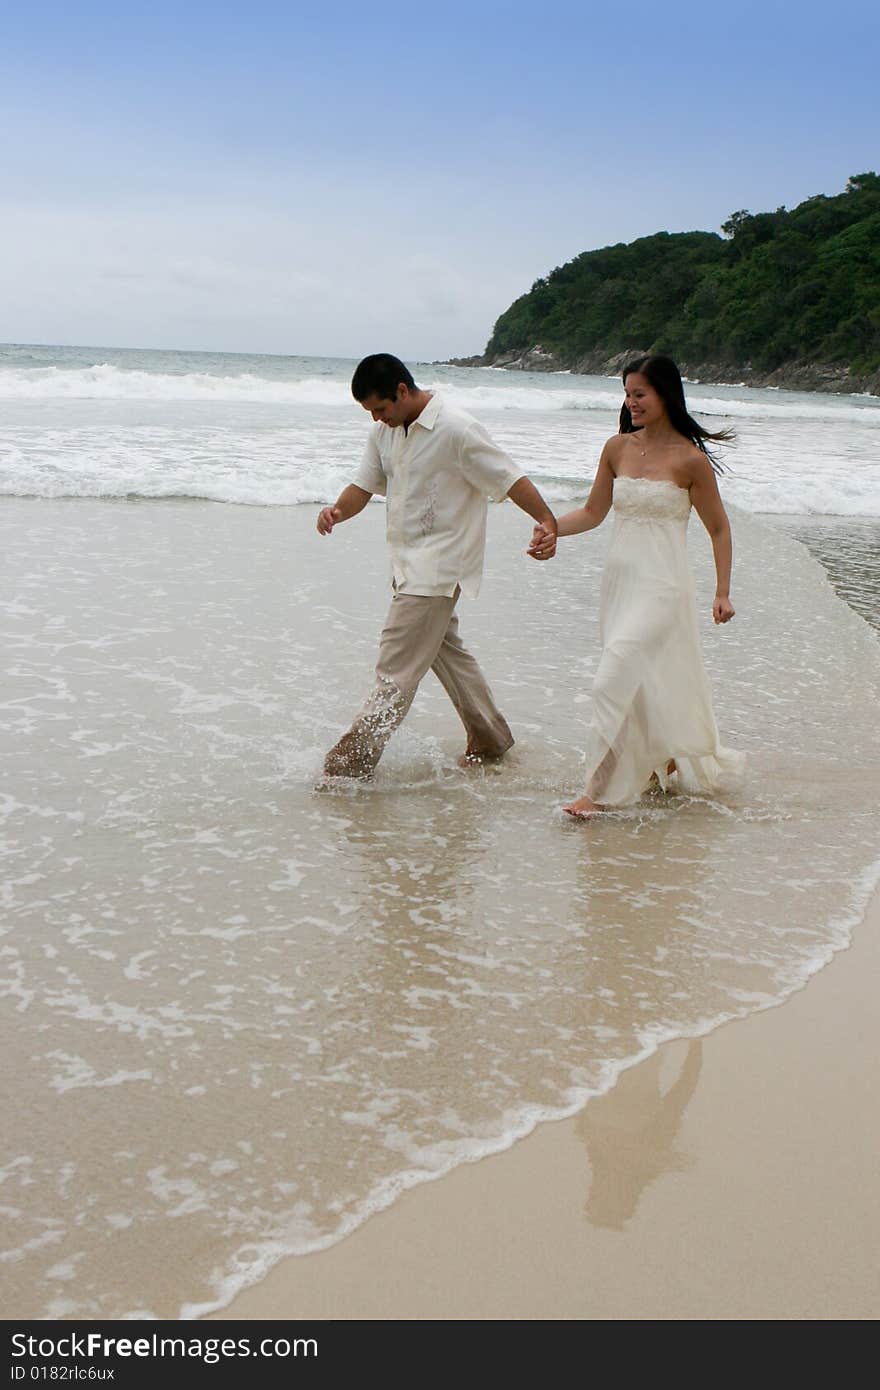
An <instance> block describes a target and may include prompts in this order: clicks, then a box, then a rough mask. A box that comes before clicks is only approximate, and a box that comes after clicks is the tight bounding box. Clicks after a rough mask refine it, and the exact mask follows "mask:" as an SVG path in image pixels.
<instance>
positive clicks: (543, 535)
mask: <svg viewBox="0 0 880 1390" xmlns="http://www.w3.org/2000/svg"><path fill="white" fill-rule="evenodd" d="M526 554H527V555H531V557H532V559H533V560H552V559H553V556H554V555H555V554H556V528H555V527H553V526H550V525H548V523H547V522H546V521H539V522H537V523H536V525H535V529H534V531H533V532H532V539H531V542H530V544H529V548H528V550H527V551H526Z"/></svg>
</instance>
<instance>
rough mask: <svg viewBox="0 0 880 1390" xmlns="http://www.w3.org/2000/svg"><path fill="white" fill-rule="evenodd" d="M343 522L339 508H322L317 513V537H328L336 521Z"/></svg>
mask: <svg viewBox="0 0 880 1390" xmlns="http://www.w3.org/2000/svg"><path fill="white" fill-rule="evenodd" d="M342 520H344V518H343V515H342V508H341V507H322V508H321V510H320V511H319V512H318V535H319V536H329V535H330V532H331V531H332V530H333V527H334V526H335V525H336V523H337V521H342Z"/></svg>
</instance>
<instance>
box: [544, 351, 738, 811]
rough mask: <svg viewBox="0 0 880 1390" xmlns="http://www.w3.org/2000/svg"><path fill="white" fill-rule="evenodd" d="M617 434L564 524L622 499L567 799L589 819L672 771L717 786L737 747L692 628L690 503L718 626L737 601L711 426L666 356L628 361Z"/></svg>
mask: <svg viewBox="0 0 880 1390" xmlns="http://www.w3.org/2000/svg"><path fill="white" fill-rule="evenodd" d="M623 384H624V390H625V392H626V399H625V402H624V405H623V407H622V409H621V412H620V433H619V434H617V435H615V436H614V438H612V439H609V440H608V442H607V444H606V445H605V447H604V449H603V450H602V455H601V458H600V459H599V470H598V472H597V474H596V480H595V482H594V484H593V487H592V490H591V492H590V495H589V497H588V499H587V501H586V503H585V505H584V506H583V507H579V508H578V509H577V511H574V512H569V513H568V514H567V515H566V516H563V517H562V518H561V519H560V522H559V535H560V536H573V535H577V534H578V533H579V532H580V531H591V530H592V529H593V528H594V527H595V526H599V525H600V524H601V523H602V522H603V521H604V520H605V517H606V516H607V515H608V512H609V510H610V509H611V508H612V507H613V508H614V520H615V525H614V534H613V536H612V539H611V545H610V548H609V552H608V558H607V560H606V563H605V570H604V574H603V576H602V587H601V595H600V607H599V631H600V636H601V640H602V655H601V658H600V661H599V669H598V671H597V674H596V683H595V689H594V708H593V719H592V723H591V726H590V732H589V737H588V741H587V774H588V777H587V791H586V795H585V796H581V797H578V798H577V800H576V801H572V802H571V803H570V804H569V805H568V806H565V807H564V808H563V809H564V810H566V811H567V812H568V813H569V815H572V816H576V817H581V818H589V817H590V816H592V815H595V814H596V813H597V812H599V811H603V810H606V809H608V808H611V807H617V806H625V805H628V804H630V803H632V802H633V801H635V800H637V798H638V797H639V796H640V795H641V793H642V792H643V791H644V790H645V789H646V787H647V786H648V785H649V784H650V783H658V784H659V785H660V787H662V788H663V789H664V790H665V788H666V787H667V785H668V779H669V778H670V777H672V776H673V775H676V774H677V781H678V785H679V787H680V788H681V789H683V790H686V791H703V792H714V791H717V790H719V789H720V788H721V787H722V786H723V785H724V784H725V783H726V782H727V781H728V780H729V779H731V778H732V777H733V776H735V775H736V774H737V773H738V772H739V771H740V769H741V766H742V761H743V759H742V755H741V754H738V753H732V752H731V751H730V750H729V749H726V748H722V747H721V745H720V743H719V740H718V729H717V727H716V724H715V717H714V715H713V713H712V697H711V693H710V690H709V683H708V681H707V679H706V673H705V671H704V669H703V661H702V657H701V655H700V644H699V637H698V632H697V610H696V604H695V601H694V591H693V581H692V578H691V573H690V567H689V565H688V560H687V524H688V519H689V516H690V510H691V507H692V506H693V507H694V509H695V510H696V512H697V515H698V516H699V518H700V520H701V521H702V523H703V525H704V526H705V528H706V530H707V531H708V533H709V536H710V537H711V540H712V548H713V551H714V555H715V573H716V577H717V585H716V590H715V599H714V602H713V604H712V615H713V617H714V619H715V622H716V623H728V622H730V620H731V618H732V617H733V616H734V608H733V604H732V603H731V601H730V568H731V541H730V523H729V521H728V519H727V514H726V512H725V510H724V507H723V505H722V502H721V498H720V496H719V493H718V486H717V483H716V481H715V470H716V469H717V468H718V465H717V463H716V460H715V459H714V458H713V456H712V454H711V453H710V452H709V450H708V449H707V447H706V441H707V440H710V441H711V440H729V439H731V438H732V437H733V436H732V433H731V431H730V430H721V431H719V432H718V433H716V434H711V433H710V432H709V431H708V430H705V429H703V427H702V426H701V425H699V424H698V423H697V422H696V420H694V419H692V418H691V416H690V415H689V414H688V410H687V406H686V404H685V399H684V388H683V386H682V382H681V375H680V373H679V370H678V368H677V367H676V365H675V363H674V362H673V361H672V360H671V358H669V357H659V356H652V357H640V358H638V359H637V360H636V361H634V362H630V363H629V364H628V365H627V366H626V367H625V368H624V372H623ZM529 554H530V555H532V556H533V557H534V558H535V559H536V560H543V559H549V558H550V555H551V554H552V538H551V537H549V536H547V535H546V534H545V532H544V530H543V528H542V527H540V526H537V527H536V528H535V531H534V534H533V536H532V543H531V546H530V548H529Z"/></svg>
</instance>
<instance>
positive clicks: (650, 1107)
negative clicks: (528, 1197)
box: [575, 1039, 703, 1231]
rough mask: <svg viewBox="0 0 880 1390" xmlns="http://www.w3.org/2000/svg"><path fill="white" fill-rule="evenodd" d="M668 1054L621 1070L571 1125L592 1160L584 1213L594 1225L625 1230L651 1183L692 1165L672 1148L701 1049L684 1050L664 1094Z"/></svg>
mask: <svg viewBox="0 0 880 1390" xmlns="http://www.w3.org/2000/svg"><path fill="white" fill-rule="evenodd" d="M679 1046H681V1045H680V1044H679ZM667 1053H668V1049H663V1050H661V1051H658V1052H655V1053H654V1054H653V1056H651V1057H648V1058H647V1059H646V1060H645V1061H644V1062H642V1063H640V1065H639V1066H636V1067H631V1068H630V1069H629V1070H628V1071H625V1072H624V1073H623V1075H622V1076H621V1078H620V1080H619V1081H618V1083H617V1085H616V1086H615V1087H614V1090H613V1091H610V1092H609V1093H608V1095H604V1096H598V1097H597V1098H596V1099H595V1100H591V1101H590V1103H589V1105H588V1106H587V1107H586V1109H585V1110H583V1111H581V1114H580V1115H579V1116H578V1118H577V1121H576V1122H575V1128H576V1131H577V1133H578V1134H579V1136H580V1137H581V1138H582V1139H583V1141H584V1143H585V1144H586V1147H587V1156H588V1158H589V1161H590V1170H591V1180H590V1190H589V1193H588V1195H587V1201H586V1204H585V1206H584V1214H585V1215H586V1217H587V1219H588V1221H589V1222H590V1224H591V1225H593V1226H603V1227H606V1228H608V1229H610V1230H614V1231H621V1230H623V1228H624V1227H625V1225H626V1223H627V1222H628V1221H629V1219H630V1218H631V1217H632V1216H633V1214H634V1212H635V1209H636V1207H637V1206H638V1202H639V1198H640V1197H641V1195H642V1193H643V1192H644V1191H645V1188H646V1187H648V1186H649V1184H650V1183H652V1182H654V1181H655V1179H656V1178H660V1177H663V1176H664V1175H665V1174H667V1173H681V1172H683V1171H684V1170H685V1169H686V1168H688V1167H689V1166H690V1164H691V1162H692V1158H691V1156H690V1155H689V1154H688V1153H686V1152H682V1151H681V1150H680V1149H678V1148H676V1146H675V1139H676V1135H677V1134H678V1129H679V1126H680V1124H681V1121H682V1118H683V1116H684V1112H685V1110H686V1109H687V1106H688V1103H689V1101H690V1099H691V1097H692V1095H693V1094H694V1091H695V1090H696V1087H697V1081H698V1079H699V1075H700V1068H701V1066H702V1060H703V1044H702V1043H701V1042H700V1041H699V1039H696V1040H694V1041H693V1042H691V1043H689V1044H688V1045H687V1051H686V1052H685V1056H684V1060H683V1062H682V1063H681V1067H680V1070H679V1073H678V1075H677V1077H676V1079H675V1081H674V1082H673V1084H672V1085H671V1086H670V1087H669V1088H668V1089H667V1090H665V1091H664V1090H663V1081H662V1070H663V1061H664V1056H665V1055H667Z"/></svg>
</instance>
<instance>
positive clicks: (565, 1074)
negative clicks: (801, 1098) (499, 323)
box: [0, 346, 880, 1318]
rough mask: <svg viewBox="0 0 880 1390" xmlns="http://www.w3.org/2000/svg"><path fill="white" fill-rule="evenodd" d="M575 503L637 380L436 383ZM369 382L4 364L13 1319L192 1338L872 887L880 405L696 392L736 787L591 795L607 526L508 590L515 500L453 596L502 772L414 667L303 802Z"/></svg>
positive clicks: (36, 360) (685, 1022)
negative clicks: (493, 710)
mask: <svg viewBox="0 0 880 1390" xmlns="http://www.w3.org/2000/svg"><path fill="white" fill-rule="evenodd" d="M414 366H415V372H416V377H417V380H418V381H419V383H420V384H421V385H425V386H428V387H438V388H440V389H442V390H443V391H444V393H445V394H446V395H447V396H449V397H450V398H452V399H453V400H455V401H456V402H458V403H460V404H461V405H463V406H465V407H466V408H467V409H470V410H472V411H473V413H474V414H476V415H477V416H478V417H479V418H480V419H481V420H482V421H483V422H484V423H485V424H486V425H487V426H488V427H489V429H490V430H491V431H492V433H493V435H494V436H495V438H496V439H497V440H498V441H499V442H500V443H502V444H503V445H504V446H505V447H506V448H508V449H509V450H510V452H511V453H512V454H513V456H514V457H515V458H516V459H517V461H519V462H521V463H522V465H523V468H524V470H525V471H527V472H528V473H529V474H530V476H532V477H533V479H534V480H535V481H536V483H537V484H538V486H539V487H540V488H541V489H542V490H543V491H544V492H545V494H546V495H547V497H548V499H550V500H551V501H552V502H554V503H555V504H556V505H557V506H558V507H564V506H565V505H566V504H570V503H573V502H574V501H575V500H576V499H580V498H582V497H583V496H584V495H585V493H586V491H587V489H588V487H589V484H590V481H591V477H592V473H593V470H594V468H595V461H596V459H597V457H598V453H599V450H600V448H601V445H602V443H603V442H604V440H605V439H606V438H607V437H608V436H609V435H610V434H612V433H614V431H615V429H616V418H617V411H618V409H619V404H620V396H621V392H620V385H619V383H617V382H615V381H613V380H609V379H606V378H590V377H583V378H579V377H574V376H569V375H566V374H559V375H553V376H545V375H531V374H520V373H516V374H514V373H504V372H499V371H492V370H487V369H476V370H473V369H471V370H469V369H457V368H451V367H446V366H441V365H435V364H425V365H420V364H414ZM352 367H353V363H351V362H345V361H336V360H323V359H309V358H281V357H258V356H238V355H232V354H207V353H182V352H153V351H119V350H110V349H100V350H96V349H87V348H48V347H47V348H40V347H14V346H11V347H5V348H0V418H2V426H0V492H2V494H3V502H2V504H0V526H2V554H3V568H4V578H3V589H2V598H0V615H2V621H3V633H4V649H5V656H6V659H5V662H4V683H3V694H2V700H0V706H2V712H0V754H2V765H3V769H4V773H3V782H2V784H0V827H2V840H0V855H2V860H3V868H4V873H3V880H2V885H0V903H2V908H3V916H2V927H0V930H2V941H0V951H2V954H3V961H4V968H3V984H2V994H3V998H4V1009H3V1022H2V1037H3V1045H4V1056H5V1058H6V1061H7V1065H6V1067H5V1068H4V1076H3V1081H2V1087H3V1106H4V1113H5V1114H7V1115H14V1116H15V1123H14V1124H11V1125H7V1126H6V1127H5V1129H6V1132H5V1135H4V1140H3V1145H4V1148H3V1153H2V1157H0V1177H2V1179H3V1191H2V1202H3V1205H4V1211H5V1216H6V1222H5V1225H6V1229H7V1232H8V1240H7V1243H6V1247H5V1249H4V1251H3V1257H2V1261H0V1296H2V1300H3V1302H2V1307H3V1311H4V1316H6V1317H11V1316H15V1317H38V1318H39V1317H64V1318H98V1317H101V1318H107V1317H155V1318H160V1317H161V1318H192V1317H198V1316H200V1315H202V1314H204V1313H205V1312H207V1311H209V1310H211V1309H216V1308H222V1307H223V1306H225V1304H226V1303H228V1301H229V1300H230V1299H231V1298H232V1297H233V1296H234V1294H235V1292H236V1291H237V1290H238V1289H240V1288H241V1287H242V1286H244V1285H246V1284H248V1283H251V1282H253V1281H254V1280H256V1279H258V1278H259V1277H260V1275H261V1274H262V1273H264V1272H265V1270H266V1269H268V1268H269V1267H271V1265H272V1264H273V1263H275V1262H276V1261H277V1260H278V1259H280V1258H282V1257H284V1256H285V1255H290V1254H293V1255H307V1254H308V1252H310V1251H313V1250H316V1249H320V1248H323V1247H325V1246H327V1245H328V1244H331V1243H333V1242H334V1241H337V1240H339V1239H341V1238H342V1237H344V1235H345V1234H346V1233H347V1232H348V1231H350V1230H352V1229H353V1228H354V1227H355V1226H357V1225H358V1224H359V1223H361V1222H362V1221H364V1220H366V1219H368V1218H369V1216H370V1215H371V1213H373V1212H375V1211H377V1210H379V1209H381V1208H382V1207H383V1206H386V1205H387V1204H388V1203H389V1202H391V1201H393V1200H394V1199H395V1197H396V1196H397V1195H398V1194H399V1193H400V1192H401V1191H403V1190H404V1189H405V1188H407V1187H411V1186H413V1185H416V1184H418V1183H420V1182H424V1181H426V1180H429V1179H432V1178H436V1177H440V1176H442V1174H443V1173H445V1172H447V1171H449V1169H450V1168H452V1167H454V1166H455V1165H456V1164H459V1163H462V1162H470V1161H473V1160H475V1159H478V1158H480V1157H483V1156H485V1155H488V1154H490V1153H493V1152H496V1151H498V1150H501V1149H503V1148H505V1147H507V1146H509V1145H510V1144H512V1143H513V1142H515V1141H516V1139H517V1138H519V1137H521V1136H523V1135H525V1134H527V1133H528V1132H529V1131H530V1130H531V1129H532V1128H534V1126H535V1125H536V1124H537V1123H540V1122H542V1121H544V1120H548V1119H553V1118H557V1117H560V1116H562V1115H565V1114H572V1113H574V1112H576V1111H577V1110H578V1109H580V1108H581V1107H583V1105H584V1104H585V1103H586V1102H587V1101H588V1100H589V1098H590V1096H595V1095H598V1094H601V1093H603V1092H604V1091H607V1090H608V1088H609V1087H610V1086H611V1085H613V1083H614V1080H615V1079H616V1077H618V1076H619V1075H620V1074H621V1072H622V1071H623V1070H624V1069H626V1068H628V1067H630V1066H633V1065H635V1064H637V1063H638V1061H639V1060H640V1059H643V1058H645V1057H647V1056H650V1055H651V1054H652V1053H653V1052H654V1051H655V1050H656V1048H657V1047H658V1046H659V1044H660V1043H661V1042H662V1041H664V1040H666V1039H670V1038H694V1037H698V1036H701V1035H704V1034H705V1033H707V1032H709V1031H710V1030H711V1029H713V1028H714V1027H717V1026H718V1024H719V1023H721V1022H722V1021H724V1020H727V1019H732V1018H737V1017H741V1016H743V1015H745V1014H748V1013H750V1012H753V1011H755V1010H757V1009H763V1008H767V1007H771V1006H773V1005H775V1004H778V1003H780V1002H781V1001H782V1000H784V999H785V998H786V997H787V996H788V995H789V994H790V993H791V992H792V991H793V990H795V989H798V988H801V987H802V986H803V985H804V984H805V983H806V982H807V981H808V980H809V978H810V976H811V975H812V974H813V973H815V972H816V971H817V970H819V969H821V968H822V967H823V966H824V965H825V964H827V962H828V961H829V960H830V959H831V958H832V956H833V954H834V953H835V951H838V950H840V949H844V948H845V947H846V946H847V945H848V944H849V942H850V940H851V938H852V933H853V931H855V930H857V929H858V925H859V922H860V921H861V918H862V915H863V913H864V910H865V907H866V905H867V902H868V900H869V897H870V895H871V893H872V891H873V890H874V889H875V887H876V884H877V881H878V876H880V848H878V844H877V836H876V809H875V804H876V786H877V780H878V775H880V733H878V730H877V728H876V718H875V713H876V709H877V705H878V696H880V638H878V630H877V629H878V626H880V619H878V612H880V447H878V445H880V400H876V399H873V398H866V397H852V396H851V397H836V396H835V397H829V396H818V395H811V394H801V393H791V392H783V391H759V390H753V389H747V388H745V387H735V386H718V385H712V384H709V383H706V384H704V383H693V384H690V385H689V387H688V399H689V403H690V405H691V409H692V412H693V413H694V414H695V415H697V416H698V417H699V418H701V419H702V420H703V421H704V422H705V423H706V424H707V425H709V426H710V428H711V427H712V425H718V426H720V425H721V424H732V425H733V426H734V427H735V429H736V430H737V434H738V442H737V445H736V447H735V448H731V449H727V450H725V451H724V461H725V463H726V465H727V472H726V473H725V475H724V477H723V478H722V481H721V489H722V495H723V497H724V499H725V501H726V503H727V504H728V506H729V508H730V512H731V518H732V524H733V530H734V545H735V567H734V584H733V598H734V602H735V603H736V605H737V617H736V619H735V621H734V623H732V624H730V625H729V627H727V628H725V629H714V628H713V626H712V624H711V622H710V620H709V607H710V603H711V593H712V588H713V584H712V573H711V555H710V549H709V545H708V541H707V539H706V537H705V534H704V533H703V531H702V528H701V527H700V526H699V523H698V522H697V521H696V520H694V521H693V523H692V525H691V527H690V548H691V554H692V561H693V566H694V571H695V577H696V583H697V592H698V598H699V602H700V611H701V616H702V620H703V630H702V638H703V642H704V650H705V655H706V664H707V668H708V670H709V674H710V678H711V680H712V684H713V690H714V693H715V703H716V713H717V715H718V722H719V726H720V728H721V732H722V737H723V741H724V742H725V743H727V744H728V745H729V746H731V747H735V748H742V749H743V750H744V751H745V752H746V753H747V754H748V760H749V775H748V778H747V780H746V784H745V786H744V788H743V789H742V790H741V791H740V792H739V793H737V794H736V795H735V796H731V797H730V798H727V799H719V800H713V801H707V800H705V799H700V798H690V797H665V796H662V795H659V794H657V795H649V796H646V797H645V799H644V802H643V804H641V805H640V806H639V807H637V808H634V809H632V810H631V811H628V812H625V813H620V814H615V815H612V816H608V817H606V818H604V819H603V820H602V821H601V822H598V823H592V824H590V825H588V826H584V825H576V824H572V823H569V822H568V821H567V819H566V818H565V817H564V816H563V815H562V813H561V811H560V810H559V806H560V804H561V802H562V800H563V799H564V798H565V797H566V796H570V795H572V794H574V793H575V792H576V791H578V790H580V789H581V788H580V782H579V778H580V775H581V762H582V757H581V753H580V746H581V742H582V734H583V729H584V725H585V722H586V720H587V719H588V717H589V705H590V687H591V680H592V674H593V670H594V668H595V663H596V658H597V654H598V638H597V631H596V613H595V603H596V595H597V591H598V582H599V576H600V573H601V565H602V556H603V553H604V547H605V544H606V535H607V527H603V528H600V530H599V531H598V532H596V533H593V534H591V536H590V537H575V538H571V540H569V541H565V542H563V543H562V544H561V546H560V554H559V557H558V559H557V560H555V561H554V562H553V563H552V564H548V565H535V564H532V563H531V562H529V561H527V560H526V559H525V558H524V556H523V551H524V549H525V545H526V543H527V540H528V535H529V533H530V529H531V528H530V524H529V523H528V521H527V519H526V518H525V517H523V516H522V514H521V513H518V512H517V511H516V510H515V509H514V508H513V507H508V506H504V507H492V508H491V509H490V518H489V546H488V551H487V573H486V581H485V584H484V590H483V592H482V594H481V596H480V599H479V601H478V602H477V603H475V604H473V605H467V606H465V607H463V609H462V613H461V620H462V629H463V635H464V637H465V639H466V640H467V641H468V643H469V645H472V646H473V649H474V650H475V652H476V653H478V655H479V657H480V660H481V664H483V665H484V667H485V669H486V670H487V673H488V674H489V677H490V680H491V681H492V685H493V688H494V690H495V693H496V695H497V697H498V699H499V703H500V704H501V706H502V708H503V709H504V711H505V713H506V714H507V717H508V719H509V720H510V722H511V725H512V727H513V729H514V733H515V734H516V737H517V745H516V747H515V749H514V750H513V752H512V754H511V755H510V757H509V759H507V760H505V763H504V764H502V765H501V766H500V767H498V768H497V769H487V770H486V771H485V772H480V773H478V774H477V775H475V776H463V775H462V774H461V773H460V772H459V771H458V769H457V768H456V765H455V757H456V754H457V753H458V752H459V751H461V748H460V746H461V731H460V729H459V728H458V727H457V723H456V719H455V716H454V713H453V712H452V710H451V708H450V706H449V704H448V702H447V701H446V698H445V696H444V695H443V693H442V691H441V690H440V689H439V687H438V686H437V685H436V683H435V682H433V681H431V680H428V681H426V682H424V684H423V687H422V689H421V690H420V692H419V695H418V698H417V701H416V704H415V706H414V708H413V711H412V713H411V715H410V717H409V718H408V719H407V721H406V724H405V725H404V727H403V729H402V730H401V731H400V733H399V734H398V735H397V736H396V737H395V739H394V740H393V741H392V744H391V745H390V747H389V749H388V752H387V753H386V756H385V758H384V759H383V761H382V763H381V765H380V769H379V774H378V776H377V778H376V781H375V783H374V784H373V785H371V786H369V787H363V788H355V789H343V790H340V791H339V792H337V793H333V794H326V793H325V794H319V793H316V792H315V791H314V789H313V788H314V782H315V778H316V776H317V773H318V771H319V769H320V765H321V757H322V753H323V750H324V749H325V748H326V747H328V746H329V744H330V743H331V742H333V740H334V739H335V737H336V736H337V735H338V733H339V732H340V731H341V730H342V729H343V728H344V727H345V726H346V724H347V722H348V721H349V719H350V718H351V716H352V715H353V713H354V712H355V710H356V709H357V707H358V705H359V703H360V702H361V700H362V698H363V697H364V695H365V694H366V691H367V688H368V685H369V681H370V675H371V669H372V664H373V660H374V653H375V645H376V639H377V636H378V631H379V627H380V625H381V621H382V617H383V615H384V610H385V607H386V604H387V578H388V576H387V562H386V557H385V551H384V537H383V508H382V505H381V503H378V502H377V503H376V504H375V505H372V506H370V507H369V508H367V509H366V511H365V513H363V514H362V515H361V516H360V517H359V518H357V519H356V520H355V521H353V522H352V523H350V524H348V525H346V526H344V527H340V528H338V529H337V530H336V531H335V532H334V534H333V536H331V537H329V538H324V539H322V538H319V537H317V535H316V533H315V530H314V519H315V513H316V510H317V506H318V504H323V503H324V502H326V501H328V500H332V499H333V498H334V497H335V496H336V494H337V492H338V491H339V490H340V488H341V487H342V486H343V485H344V484H345V483H346V482H347V481H348V480H349V479H350V476H351V472H352V469H353V467H354V465H355V464H356V463H357V460H358V458H359V455H360V451H361V448H362V446H363V441H364V437H365V434H366V430H367V427H368V423H369V422H368V419H367V417H366V415H365V414H364V412H363V411H362V410H360V409H359V407H358V406H357V405H355V404H354V402H353V401H352V400H351V397H350V394H349V390H348V381H349V378H350V373H351V370H352Z"/></svg>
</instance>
